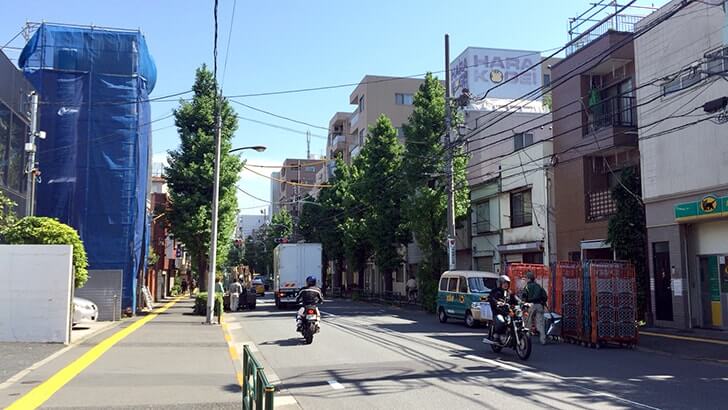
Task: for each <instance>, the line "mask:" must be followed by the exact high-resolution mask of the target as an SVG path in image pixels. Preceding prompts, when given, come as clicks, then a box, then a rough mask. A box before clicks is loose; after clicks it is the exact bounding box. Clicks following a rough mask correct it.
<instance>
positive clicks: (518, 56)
mask: <svg viewBox="0 0 728 410" xmlns="http://www.w3.org/2000/svg"><path fill="white" fill-rule="evenodd" d="M540 61H541V54H540V53H539V52H538V51H524V50H503V49H497V48H480V47H468V48H466V49H465V51H463V52H462V53H461V54H460V55H459V56H458V57H457V58H455V60H453V61H452V63H451V64H450V72H451V83H452V86H451V87H452V95H453V96H455V97H457V96H459V95H460V94H461V92H462V90H463V89H468V90H469V91H470V93H471V94H473V95H475V96H477V97H482V96H484V95H485V93H486V92H488V97H493V98H503V99H516V98H521V97H522V96H523V95H524V94H527V93H529V92H531V91H533V90H534V89H539V88H541V84H542V78H541V65H540V64H539V63H540ZM511 78H513V80H511V81H509V82H505V81H506V80H509V79H511ZM499 84H503V85H502V86H499V87H497V88H495V87H496V86H497V85H499ZM535 99H536V100H540V99H541V97H537V98H535Z"/></svg>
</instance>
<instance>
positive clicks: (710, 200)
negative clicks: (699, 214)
mask: <svg viewBox="0 0 728 410" xmlns="http://www.w3.org/2000/svg"><path fill="white" fill-rule="evenodd" d="M700 209H702V210H703V212H705V213H711V212H714V211H715V210H716V209H718V198H716V197H714V196H713V195H708V196H706V197H705V198H703V200H702V201H700Z"/></svg>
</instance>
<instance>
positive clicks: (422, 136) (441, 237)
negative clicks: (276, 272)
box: [403, 73, 469, 304]
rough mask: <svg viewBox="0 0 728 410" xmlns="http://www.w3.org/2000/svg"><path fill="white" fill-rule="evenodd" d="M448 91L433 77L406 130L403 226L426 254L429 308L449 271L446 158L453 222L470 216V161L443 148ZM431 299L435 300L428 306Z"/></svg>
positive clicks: (423, 275)
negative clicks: (452, 194)
mask: <svg viewBox="0 0 728 410" xmlns="http://www.w3.org/2000/svg"><path fill="white" fill-rule="evenodd" d="M445 108H446V106H445V89H444V87H443V86H442V84H441V83H440V81H439V80H438V79H437V77H435V76H433V75H432V74H431V73H428V74H427V75H426V76H425V81H424V82H423V84H422V85H421V86H420V89H419V90H418V92H417V93H416V94H415V96H414V109H413V111H412V114H411V115H410V118H409V121H408V123H407V124H405V125H404V126H403V128H404V135H405V152H404V161H403V175H404V181H405V184H404V185H405V193H406V195H407V200H406V201H404V203H403V214H404V216H405V224H406V226H407V228H408V229H409V230H410V231H411V232H412V234H413V236H414V239H415V242H416V243H417V246H418V247H419V248H420V250H421V251H422V254H423V262H422V263H421V264H420V269H419V271H418V279H419V282H420V286H421V289H422V294H423V297H424V298H425V299H426V302H428V304H431V303H429V302H432V300H434V299H433V298H434V297H435V287H436V286H434V285H433V284H434V283H435V282H434V281H436V280H437V279H438V278H439V275H440V274H441V273H442V272H443V271H444V270H445V269H446V268H447V264H448V263H447V253H446V246H445V243H446V239H447V232H448V230H447V196H448V184H447V182H448V178H447V177H448V175H447V174H446V173H445V164H446V158H447V156H448V155H453V156H454V159H453V164H454V165H453V167H454V172H455V173H454V180H455V181H454V182H455V188H456V189H455V216H456V218H458V219H462V218H463V217H464V216H466V215H467V212H468V207H469V192H468V188H467V174H466V167H467V157H466V156H465V155H463V154H462V152H461V151H460V150H457V149H456V150H454V151H452V152H451V151H450V150H448V149H446V147H445V146H444V145H443V136H444V135H445V131H446V128H445V115H446V109H445ZM430 299H432V300H430Z"/></svg>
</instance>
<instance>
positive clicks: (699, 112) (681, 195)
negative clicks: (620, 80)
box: [634, 0, 728, 329]
mask: <svg viewBox="0 0 728 410" xmlns="http://www.w3.org/2000/svg"><path fill="white" fill-rule="evenodd" d="M680 3H682V2H680V1H677V0H673V1H671V2H669V3H667V4H666V5H665V6H663V7H662V8H661V9H660V10H658V11H657V12H655V13H653V14H652V15H650V16H649V17H646V18H645V19H644V20H642V21H641V22H640V23H638V24H637V29H642V28H643V27H646V26H649V25H652V24H654V23H655V21H656V20H658V19H661V18H663V16H664V15H665V14H666V13H667V12H668V11H670V10H673V9H674V8H675V7H677V6H680V5H681V4H680ZM721 5H722V3H719V2H718V3H716V4H710V3H708V2H700V3H698V2H693V3H692V4H691V5H689V6H687V7H686V8H685V9H683V10H682V11H680V12H678V13H677V14H675V15H674V16H673V17H670V18H669V19H667V20H665V21H664V22H663V23H661V24H659V25H658V26H656V27H655V28H653V29H651V30H649V31H648V32H646V33H645V34H643V35H642V36H641V37H640V38H639V39H636V40H635V45H634V48H635V59H636V64H637V82H638V84H647V83H649V82H652V81H654V80H656V79H667V80H665V81H662V82H658V83H656V85H658V86H656V87H646V88H640V89H639V90H637V104H638V106H639V107H638V109H637V113H638V117H639V120H640V123H641V124H650V126H648V127H646V128H644V129H640V130H639V149H640V154H641V175H642V196H643V199H644V203H645V211H646V221H647V234H648V235H647V236H648V252H649V266H650V288H651V291H652V292H651V293H652V298H651V299H652V311H653V312H654V319H655V324H656V325H658V326H666V327H674V328H690V327H709V328H722V329H728V264H726V259H727V258H728V239H726V238H728V138H726V131H725V125H719V124H716V123H714V122H718V123H721V124H722V123H724V122H725V101H724V100H719V99H720V98H725V97H726V96H727V95H728V84H726V82H725V81H724V78H723V76H724V73H725V72H726V71H727V70H728V59H727V57H728V43H727V42H726V39H728V36H727V34H728V32H726V30H727V29H726V26H725V23H726V13H725V9H724V8H723V7H721ZM660 94H661V95H660ZM655 97H657V98H658V99H657V100H656V101H655V102H654V103H648V102H649V101H650V100H654V99H655ZM716 99H718V100H716ZM711 101H712V102H713V105H715V107H714V108H712V109H711V107H710V106H708V107H706V108H708V111H711V112H713V111H717V114H718V115H721V116H719V117H716V114H713V113H707V112H705V110H704V108H703V107H702V106H703V104H705V103H708V102H711ZM716 101H717V102H716ZM709 105H710V104H709ZM685 114H691V115H690V116H687V117H686V116H685ZM711 119H712V121H709V120H711Z"/></svg>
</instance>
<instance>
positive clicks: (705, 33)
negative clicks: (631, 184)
mask: <svg viewBox="0 0 728 410" xmlns="http://www.w3.org/2000/svg"><path fill="white" fill-rule="evenodd" d="M674 3H676V2H675V1H673V2H671V5H667V6H665V7H663V8H662V9H661V11H658V12H656V13H655V15H654V16H650V17H649V18H645V19H644V20H642V22H640V23H639V25H640V26H644V25H645V24H649V22H650V21H652V20H654V18H656V17H657V16H659V15H661V14H662V13H664V11H665V10H666V9H671V8H672V7H674ZM688 13H689V15H687V14H688ZM724 19H725V13H724V12H723V11H722V8H721V7H720V6H717V7H716V6H709V5H706V4H700V3H697V2H696V3H694V4H692V5H690V6H688V7H687V8H686V9H684V10H683V11H681V12H680V13H678V14H677V15H675V16H673V17H672V18H670V19H669V20H667V21H666V22H665V23H662V24H660V25H659V26H657V27H656V28H655V29H653V30H650V31H649V32H647V33H646V34H645V35H643V36H641V37H640V38H638V39H637V40H635V54H636V56H635V59H636V61H637V80H638V84H644V83H646V82H649V81H651V80H652V79H655V78H662V77H664V76H667V75H669V74H673V73H675V72H677V71H679V70H681V69H683V68H686V67H689V66H690V65H691V64H692V63H694V62H696V61H701V60H704V58H703V56H704V54H705V53H706V52H708V51H711V50H713V49H715V48H717V47H719V46H720V45H721V44H722V41H723V30H724V29H723V25H724V24H725V20H724ZM703 67H705V65H703ZM701 82H702V83H706V82H707V83H708V84H707V85H705V86H704V87H701V84H698V85H695V86H693V87H692V91H687V92H684V93H681V92H677V93H673V94H669V95H667V96H663V97H661V98H659V99H657V100H656V101H655V102H653V103H651V104H647V105H643V106H641V107H639V108H638V115H639V120H640V123H641V124H649V123H653V122H655V121H658V120H660V119H662V118H665V117H669V116H671V115H674V114H675V113H678V114H682V113H684V112H688V111H689V110H691V109H693V108H695V107H697V106H700V105H702V104H703V103H705V102H706V101H710V100H712V99H715V98H719V97H722V96H724V95H726V94H728V83H727V82H725V81H723V80H722V79H721V78H720V77H713V78H712V79H708V80H706V79H703V80H701ZM658 91H660V88H658V87H645V88H642V89H640V90H638V91H637V101H638V104H642V103H644V101H647V100H649V99H652V98H654V97H655V93H656V92H658ZM698 93H699V94H700V95H698ZM696 113H702V109H701V110H700V111H697V112H696ZM695 119H696V118H689V117H688V118H681V119H674V120H671V121H664V122H662V123H659V124H656V125H655V126H653V127H650V128H649V129H646V130H641V131H640V153H641V154H642V159H641V162H642V192H643V196H644V198H645V200H646V201H650V200H653V199H659V198H661V197H665V196H669V195H673V194H680V193H682V192H690V191H696V190H702V191H708V190H711V189H713V188H715V187H718V186H721V185H725V184H728V139H726V135H725V129H724V127H722V126H720V125H716V124H713V123H712V122H709V121H708V122H703V123H700V124H696V125H692V126H690V127H688V128H685V129H684V130H681V131H676V132H672V133H670V134H665V135H662V136H660V137H656V138H645V137H647V136H649V135H654V134H656V133H659V132H661V131H664V130H666V129H670V128H673V127H675V126H678V125H681V124H684V123H689V122H692V121H694V120H695Z"/></svg>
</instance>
